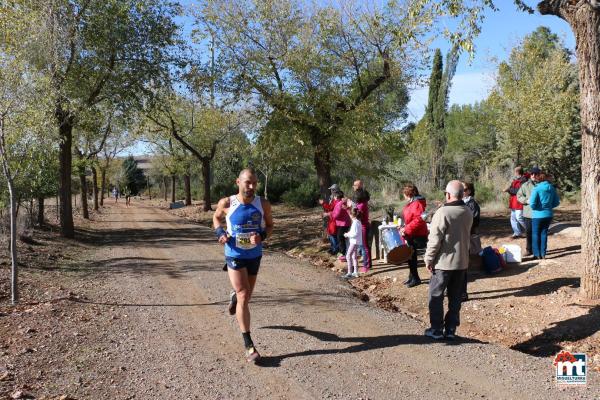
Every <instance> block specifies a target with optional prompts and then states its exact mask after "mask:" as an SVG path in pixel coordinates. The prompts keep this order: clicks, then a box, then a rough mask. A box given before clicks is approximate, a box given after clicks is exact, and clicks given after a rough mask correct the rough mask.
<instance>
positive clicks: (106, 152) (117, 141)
mask: <svg viewBox="0 0 600 400" xmlns="http://www.w3.org/2000/svg"><path fill="white" fill-rule="evenodd" d="M126 125H128V120H127V119H126V118H124V116H123V115H122V114H119V113H117V114H115V115H113V116H112V118H111V124H110V131H111V132H112V134H110V135H109V136H108V137H107V139H106V143H105V145H104V146H103V147H102V159H101V160H98V168H99V169H100V205H101V206H103V205H104V194H105V193H106V192H107V191H108V190H109V187H108V185H107V174H108V171H109V169H110V167H111V164H114V163H113V161H114V160H115V158H116V157H117V155H119V154H120V153H121V152H122V151H123V150H125V149H126V148H128V147H129V146H130V145H131V144H132V142H133V139H132V137H131V135H130V134H129V132H128V130H127V129H126ZM119 167H120V166H119ZM92 172H93V171H92Z"/></svg>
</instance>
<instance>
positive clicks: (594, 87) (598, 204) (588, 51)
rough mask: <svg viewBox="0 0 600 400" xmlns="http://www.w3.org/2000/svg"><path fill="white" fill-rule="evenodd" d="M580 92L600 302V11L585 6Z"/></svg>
mask: <svg viewBox="0 0 600 400" xmlns="http://www.w3.org/2000/svg"><path fill="white" fill-rule="evenodd" d="M571 27H572V28H573V31H574V33H575V37H576V38H577V46H576V48H577V61H578V64H579V84H580V90H581V99H580V102H581V103H580V104H581V127H582V132H581V148H582V154H581V155H582V157H581V174H582V179H581V216H582V218H581V228H582V237H581V242H582V253H583V275H582V277H581V291H582V294H583V296H584V297H585V298H587V299H590V300H597V299H600V28H599V27H600V10H594V9H592V7H591V6H589V5H587V4H585V5H582V6H580V7H579V10H578V11H577V12H576V13H575V15H574V16H573V20H572V22H571Z"/></svg>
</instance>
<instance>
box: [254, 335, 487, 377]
mask: <svg viewBox="0 0 600 400" xmlns="http://www.w3.org/2000/svg"><path fill="white" fill-rule="evenodd" d="M261 329H280V330H285V331H294V332H298V333H304V334H307V335H310V336H312V337H314V338H317V339H319V340H320V341H322V342H336V343H357V344H355V345H352V346H350V347H346V348H344V349H338V348H335V349H315V350H305V351H300V352H296V353H288V354H282V355H279V356H265V357H261V359H260V362H259V363H257V365H260V366H262V367H279V366H280V364H281V361H282V360H284V359H286V358H292V357H305V356H315V355H328V354H346V353H360V352H362V351H369V350H377V349H385V348H390V347H396V346H401V345H407V344H423V345H424V344H431V343H434V342H436V341H435V340H433V339H430V338H428V337H425V336H423V335H383V336H371V337H340V336H338V335H336V334H333V333H329V332H322V331H315V330H311V329H306V328H304V327H303V326H286V325H273V326H264V327H262V328H261ZM441 343H446V344H448V345H459V344H463V343H483V342H481V341H479V340H476V339H468V338H461V337H458V338H456V339H455V340H453V341H445V342H441Z"/></svg>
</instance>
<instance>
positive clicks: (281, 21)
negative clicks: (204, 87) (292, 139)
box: [201, 0, 428, 194]
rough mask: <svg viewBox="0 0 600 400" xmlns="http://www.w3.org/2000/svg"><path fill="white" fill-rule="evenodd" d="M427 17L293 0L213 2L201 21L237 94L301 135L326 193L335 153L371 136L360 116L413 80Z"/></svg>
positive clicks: (420, 12) (411, 11) (402, 10)
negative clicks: (338, 147) (253, 98)
mask: <svg viewBox="0 0 600 400" xmlns="http://www.w3.org/2000/svg"><path fill="white" fill-rule="evenodd" d="M427 13H428V11H427V10H425V9H423V8H419V7H416V8H407V7H392V8H385V9H377V10H375V11H373V12H370V11H369V10H368V9H367V8H366V7H361V6H357V5H355V4H353V3H347V4H346V5H344V6H342V7H340V8H336V7H327V6H320V5H319V6H317V5H315V7H314V8H308V7H304V6H303V4H301V3H300V2H298V1H292V0H288V1H231V0H213V1H208V2H207V5H206V7H205V8H204V9H203V18H202V20H201V22H202V23H203V24H205V25H206V26H208V29H210V30H211V31H212V32H215V37H216V38H217V41H218V42H219V44H220V45H221V46H220V47H221V48H222V53H221V54H222V56H223V58H224V59H225V60H226V61H227V65H229V66H230V69H231V79H232V82H233V83H234V84H237V85H238V86H239V88H240V91H241V92H242V93H245V94H247V95H250V96H258V99H259V100H260V104H259V106H260V107H261V109H262V111H263V115H264V116H265V117H269V118H271V117H272V116H273V115H274V114H279V117H280V118H283V119H285V120H286V121H287V123H288V124H289V125H293V126H294V127H295V131H298V132H301V133H302V135H303V141H304V142H305V143H307V144H309V145H310V146H311V147H312V156H313V160H314V166H315V169H316V172H317V178H318V183H319V186H320V189H321V192H322V193H323V194H325V193H326V192H327V187H328V186H329V185H330V184H331V169H332V165H333V162H334V160H333V154H334V149H335V146H336V145H337V144H338V143H339V142H340V140H344V139H347V140H348V141H352V138H354V137H357V136H360V137H361V139H368V138H369V137H371V133H372V130H371V129H367V130H366V131H365V129H364V128H365V125H366V124H364V125H363V124H360V123H356V122H360V121H359V119H358V118H357V115H359V113H361V112H364V113H363V114H360V115H361V116H364V115H375V113H371V112H366V110H367V109H369V108H370V107H371V106H373V104H374V103H376V101H375V100H381V99H383V97H384V96H382V94H383V93H390V92H392V88H393V89H394V90H395V89H396V88H397V85H389V82H390V81H391V80H392V79H398V78H400V81H401V82H403V83H406V82H407V81H409V80H410V78H411V74H412V72H413V68H414V64H415V60H416V58H415V57H413V56H414V53H415V52H416V51H418V47H419V42H418V38H419V37H421V35H422V34H423V33H424V29H425V22H424V19H425V18H426V14H427ZM396 105H397V104H396ZM400 109H401V110H402V105H401V108H400ZM351 122H354V123H351Z"/></svg>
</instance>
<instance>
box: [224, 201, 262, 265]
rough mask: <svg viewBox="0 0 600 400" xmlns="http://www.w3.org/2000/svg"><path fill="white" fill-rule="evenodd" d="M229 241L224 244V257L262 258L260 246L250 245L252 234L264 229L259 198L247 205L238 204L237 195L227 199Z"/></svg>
mask: <svg viewBox="0 0 600 400" xmlns="http://www.w3.org/2000/svg"><path fill="white" fill-rule="evenodd" d="M225 221H226V222H227V233H228V235H229V239H228V240H227V243H226V244H225V256H226V257H234V258H245V259H248V258H257V257H260V256H262V244H259V245H254V244H251V243H250V235H251V234H252V233H253V232H257V233H261V232H263V231H264V229H265V219H264V211H263V208H262V202H261V200H260V197H259V196H254V199H253V200H252V202H251V203H249V204H244V203H242V202H240V201H239V200H238V198H237V195H233V196H230V197H229V209H228V210H227V215H226V217H225Z"/></svg>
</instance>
